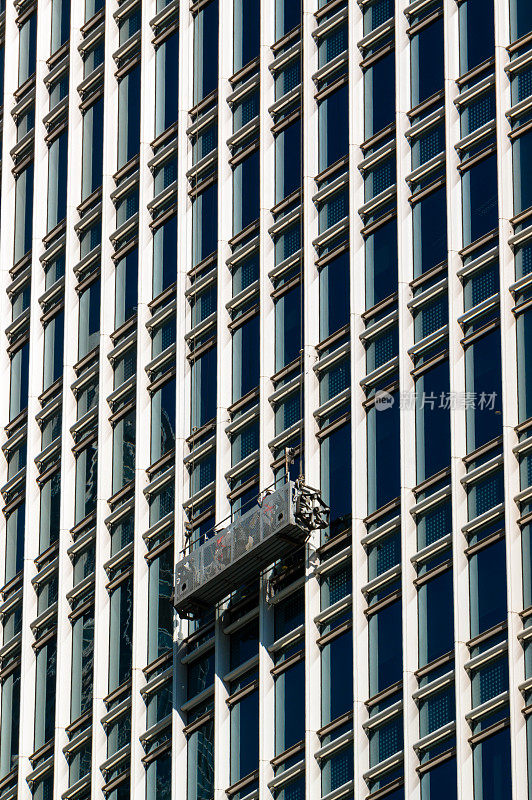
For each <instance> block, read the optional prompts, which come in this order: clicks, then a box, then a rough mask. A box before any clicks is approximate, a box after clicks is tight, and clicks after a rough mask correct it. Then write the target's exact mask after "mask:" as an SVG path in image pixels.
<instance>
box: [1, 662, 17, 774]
mask: <svg viewBox="0 0 532 800" xmlns="http://www.w3.org/2000/svg"><path fill="white" fill-rule="evenodd" d="M19 710H20V667H17V668H16V669H15V670H13V672H11V674H10V675H8V677H7V678H4V680H3V681H2V721H1V725H0V777H1V778H4V777H5V776H6V775H7V774H8V773H9V772H11V770H12V769H16V767H17V763H18V743H19V730H20V713H19Z"/></svg>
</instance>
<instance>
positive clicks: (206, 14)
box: [194, 0, 218, 103]
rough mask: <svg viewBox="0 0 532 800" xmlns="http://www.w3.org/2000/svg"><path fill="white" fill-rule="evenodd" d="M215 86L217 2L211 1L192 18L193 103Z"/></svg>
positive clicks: (205, 95)
mask: <svg viewBox="0 0 532 800" xmlns="http://www.w3.org/2000/svg"><path fill="white" fill-rule="evenodd" d="M217 85H218V0H212V2H211V3H209V4H208V5H206V6H204V7H203V8H202V9H201V10H200V11H198V13H197V14H196V16H195V18H194V102H195V103H199V102H200V101H201V100H203V98H204V97H207V95H208V94H210V93H211V92H212V91H213V90H214V89H216V87H217Z"/></svg>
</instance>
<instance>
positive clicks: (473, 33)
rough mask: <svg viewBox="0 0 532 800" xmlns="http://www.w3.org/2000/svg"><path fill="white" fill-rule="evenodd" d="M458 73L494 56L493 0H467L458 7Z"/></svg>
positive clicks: (462, 72) (467, 70)
mask: <svg viewBox="0 0 532 800" xmlns="http://www.w3.org/2000/svg"><path fill="white" fill-rule="evenodd" d="M459 8H460V73H461V74H462V75H463V74H464V73H465V72H469V70H470V69H473V67H476V66H477V64H480V63H481V62H482V61H485V60H486V59H487V58H490V57H491V56H493V55H494V51H495V19H494V16H493V0H467V2H465V3H462V4H461V5H460V7H459Z"/></svg>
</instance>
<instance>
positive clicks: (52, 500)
mask: <svg viewBox="0 0 532 800" xmlns="http://www.w3.org/2000/svg"><path fill="white" fill-rule="evenodd" d="M40 499H41V503H40V505H41V508H40V524H39V552H40V553H44V551H45V550H46V549H47V548H48V547H50V545H51V544H52V543H53V542H56V541H57V540H58V539H59V510H60V505H61V472H59V471H58V472H55V473H54V474H53V475H52V476H51V478H49V479H48V480H47V481H45V482H44V483H43V484H42V486H41V498H40Z"/></svg>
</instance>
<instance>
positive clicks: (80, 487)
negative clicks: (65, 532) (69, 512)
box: [75, 442, 98, 523]
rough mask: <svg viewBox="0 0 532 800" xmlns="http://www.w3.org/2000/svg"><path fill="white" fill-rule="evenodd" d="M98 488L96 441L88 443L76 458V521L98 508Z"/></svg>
mask: <svg viewBox="0 0 532 800" xmlns="http://www.w3.org/2000/svg"><path fill="white" fill-rule="evenodd" d="M97 489H98V450H97V445H96V442H92V443H91V444H89V445H87V446H86V447H85V448H84V449H83V450H82V451H81V452H80V453H79V454H78V456H77V459H76V501H75V506H76V511H75V519H76V523H78V522H80V521H81V520H82V519H84V518H85V517H86V516H87V515H88V514H90V513H91V512H92V511H94V509H95V508H96V495H97Z"/></svg>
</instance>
